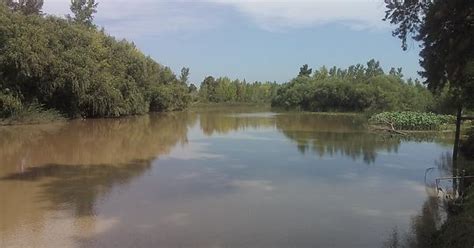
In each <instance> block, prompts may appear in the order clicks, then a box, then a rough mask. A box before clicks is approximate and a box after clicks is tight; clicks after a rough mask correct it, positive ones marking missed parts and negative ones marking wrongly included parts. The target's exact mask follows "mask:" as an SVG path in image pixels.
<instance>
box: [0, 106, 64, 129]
mask: <svg viewBox="0 0 474 248" xmlns="http://www.w3.org/2000/svg"><path fill="white" fill-rule="evenodd" d="M64 120H65V118H64V117H63V116H62V115H61V114H60V113H59V112H58V111H56V110H53V109H44V108H43V107H42V106H41V105H38V104H32V105H29V106H23V107H21V108H19V109H18V110H16V111H15V112H14V113H13V114H12V115H10V116H9V117H6V118H0V125H27V124H41V123H50V122H56V121H64Z"/></svg>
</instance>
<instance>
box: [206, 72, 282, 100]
mask: <svg viewBox="0 0 474 248" xmlns="http://www.w3.org/2000/svg"><path fill="white" fill-rule="evenodd" d="M278 87H279V84H277V83H276V82H273V83H272V82H265V83H262V82H254V83H247V82H246V81H245V80H243V81H240V80H238V79H236V80H231V79H230V78H228V77H219V78H214V77H212V76H209V77H206V78H205V79H204V81H203V82H202V83H201V87H200V89H199V93H198V99H197V100H198V101H200V102H211V103H231V102H237V103H238V102H240V103H270V102H271V100H272V99H273V97H274V96H275V95H276V92H277V89H278Z"/></svg>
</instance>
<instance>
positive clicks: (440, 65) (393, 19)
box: [385, 0, 474, 106]
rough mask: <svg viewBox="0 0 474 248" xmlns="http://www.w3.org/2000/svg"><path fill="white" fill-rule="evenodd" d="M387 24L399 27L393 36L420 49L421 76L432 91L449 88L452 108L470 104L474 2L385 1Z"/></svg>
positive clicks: (464, 0)
mask: <svg viewBox="0 0 474 248" xmlns="http://www.w3.org/2000/svg"><path fill="white" fill-rule="evenodd" d="M385 2H386V7H387V11H386V20H388V21H390V23H392V24H395V25H398V27H397V28H396V29H395V30H394V32H393V35H394V36H397V37H399V38H400V39H402V42H403V43H402V46H403V48H404V49H407V39H408V38H410V37H411V38H414V39H415V40H417V41H419V42H420V45H421V52H420V56H421V60H420V65H421V66H422V68H423V69H424V71H422V73H421V74H422V76H423V77H424V78H426V84H427V85H428V87H429V88H430V89H431V90H433V91H435V92H436V91H440V90H442V89H443V88H445V87H446V86H447V85H449V89H450V91H451V94H452V95H453V96H454V99H455V100H456V101H455V102H454V104H456V105H459V106H461V105H464V106H466V105H467V104H472V103H473V102H472V95H473V94H474V80H473V71H474V39H473V38H472V37H474V18H473V17H474V1H472V0H412V1H399V0H386V1H385Z"/></svg>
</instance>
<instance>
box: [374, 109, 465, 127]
mask: <svg viewBox="0 0 474 248" xmlns="http://www.w3.org/2000/svg"><path fill="white" fill-rule="evenodd" d="M455 119H456V118H455V117H454V116H450V115H437V114H434V113H419V112H410V111H405V112H383V113H380V114H376V115H374V116H372V117H371V118H370V120H369V122H370V123H372V124H377V125H393V127H394V128H395V129H401V130H438V129H439V128H440V127H441V126H442V125H445V124H452V123H454V122H455Z"/></svg>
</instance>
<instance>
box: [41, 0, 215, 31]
mask: <svg viewBox="0 0 474 248" xmlns="http://www.w3.org/2000/svg"><path fill="white" fill-rule="evenodd" d="M97 2H99V6H98V13H97V14H96V18H95V20H96V23H97V24H98V25H99V26H105V28H106V29H107V31H108V32H110V33H111V34H113V35H117V36H119V37H137V36H154V35H160V34H163V33H169V32H186V31H200V30H204V29H209V28H212V27H214V26H215V25H216V24H217V23H218V21H217V20H216V19H215V18H214V17H213V16H206V17H205V18H203V17H202V16H200V15H199V13H198V12H197V10H199V6H194V5H193V6H189V5H190V4H189V3H185V2H182V1H174V2H173V1H153V0H134V1H130V0H98V1H97ZM69 5H70V1H69V0H47V1H45V4H44V8H43V10H44V12H45V13H47V14H51V15H56V16H65V15H66V14H69V13H70V11H69ZM188 6H189V8H188ZM196 7H198V8H196Z"/></svg>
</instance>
